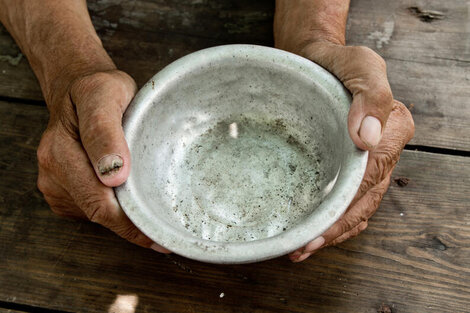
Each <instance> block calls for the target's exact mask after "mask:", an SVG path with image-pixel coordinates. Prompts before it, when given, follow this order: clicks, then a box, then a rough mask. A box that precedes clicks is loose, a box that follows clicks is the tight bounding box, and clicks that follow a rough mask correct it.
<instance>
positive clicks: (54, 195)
mask: <svg viewBox="0 0 470 313" xmlns="http://www.w3.org/2000/svg"><path fill="white" fill-rule="evenodd" d="M46 172H47V170H45V169H43V168H41V167H39V175H38V182H37V185H38V189H39V191H41V193H42V194H43V195H44V199H45V200H46V202H47V203H48V204H49V207H50V208H51V210H52V212H54V213H55V214H57V215H59V216H63V217H70V218H75V219H86V218H87V217H86V215H85V214H84V213H83V211H82V210H80V209H79V208H78V207H77V205H76V204H75V202H74V201H73V199H72V197H71V196H70V195H69V193H68V192H67V191H66V190H65V189H64V188H63V187H62V186H60V185H59V184H57V183H56V182H55V181H54V179H52V175H49V173H46Z"/></svg>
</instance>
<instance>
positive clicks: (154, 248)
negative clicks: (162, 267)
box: [150, 243, 171, 253]
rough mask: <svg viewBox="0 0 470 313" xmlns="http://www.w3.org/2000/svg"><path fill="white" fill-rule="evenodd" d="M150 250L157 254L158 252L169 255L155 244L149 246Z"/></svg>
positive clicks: (167, 251) (168, 251)
mask: <svg viewBox="0 0 470 313" xmlns="http://www.w3.org/2000/svg"><path fill="white" fill-rule="evenodd" d="M150 249H152V250H154V251H157V252H160V253H171V251H170V250H167V249H165V248H163V247H162V246H160V245H157V244H156V243H152V245H151V246H150Z"/></svg>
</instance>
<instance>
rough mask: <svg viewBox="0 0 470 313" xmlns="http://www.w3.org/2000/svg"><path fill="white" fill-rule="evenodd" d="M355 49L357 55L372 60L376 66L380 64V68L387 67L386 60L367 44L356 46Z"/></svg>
mask: <svg viewBox="0 0 470 313" xmlns="http://www.w3.org/2000/svg"><path fill="white" fill-rule="evenodd" d="M354 49H355V50H354V52H355V54H356V57H359V58H361V59H364V60H368V61H369V62H372V63H373V64H374V65H375V66H378V67H379V68H380V69H384V70H385V69H386V66H387V65H386V63H385V60H384V59H383V58H382V57H381V56H380V55H379V54H378V53H377V52H375V51H374V50H372V49H371V48H369V47H366V46H355V47H354Z"/></svg>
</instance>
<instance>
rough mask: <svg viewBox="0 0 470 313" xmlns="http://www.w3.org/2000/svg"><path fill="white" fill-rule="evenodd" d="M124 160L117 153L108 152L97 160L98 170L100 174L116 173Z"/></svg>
mask: <svg viewBox="0 0 470 313" xmlns="http://www.w3.org/2000/svg"><path fill="white" fill-rule="evenodd" d="M123 164H124V161H123V160H122V158H121V157H120V156H119V155H117V154H108V155H105V156H104V157H102V158H101V159H100V160H99V161H98V171H99V172H100V175H101V176H110V175H113V174H116V173H117V172H119V170H120V169H121V167H122V165H123Z"/></svg>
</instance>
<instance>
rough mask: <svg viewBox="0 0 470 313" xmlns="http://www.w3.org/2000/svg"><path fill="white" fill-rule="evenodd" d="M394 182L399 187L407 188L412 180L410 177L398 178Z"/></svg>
mask: <svg viewBox="0 0 470 313" xmlns="http://www.w3.org/2000/svg"><path fill="white" fill-rule="evenodd" d="M393 181H394V182H395V184H397V185H398V186H399V187H405V186H407V185H408V184H409V183H410V179H409V178H408V177H397V178H394V179H393Z"/></svg>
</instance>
